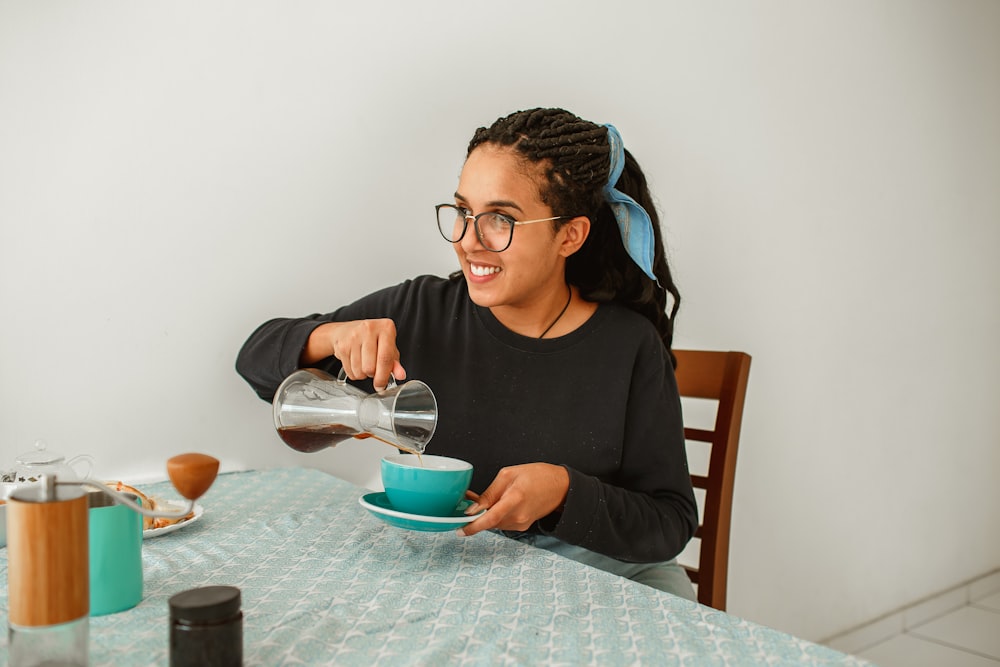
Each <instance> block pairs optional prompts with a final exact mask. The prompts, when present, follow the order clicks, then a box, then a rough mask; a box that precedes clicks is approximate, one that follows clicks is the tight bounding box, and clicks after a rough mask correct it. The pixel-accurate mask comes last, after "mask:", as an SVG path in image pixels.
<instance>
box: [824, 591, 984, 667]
mask: <svg viewBox="0 0 1000 667" xmlns="http://www.w3.org/2000/svg"><path fill="white" fill-rule="evenodd" d="M826 643H827V644H828V645H830V646H831V647H833V648H836V649H838V650H840V651H844V652H846V653H853V654H855V655H857V656H859V657H861V658H864V659H866V660H869V661H871V662H873V663H875V664H876V665H879V666H880V667H903V666H904V665H905V666H906V667H922V666H924V665H928V666H931V665H933V666H934V667H937V666H939V665H947V666H948V667H1000V571H997V572H993V573H992V574H989V575H987V576H985V577H982V578H981V579H978V580H976V581H973V582H970V583H969V584H966V585H964V586H960V587H958V588H956V589H954V590H952V591H948V592H947V593H944V594H942V595H938V596H936V597H934V598H932V599H930V600H925V601H924V602H921V603H920V604H917V605H914V606H912V607H908V608H907V609H903V610H900V611H899V612H897V613H895V614H890V615H889V616H886V617H885V618H882V619H879V620H878V621H876V622H874V623H872V624H870V625H867V626H864V627H861V628H857V629H855V630H852V631H851V632H849V633H846V634H844V635H841V636H840V637H835V638H833V639H831V640H829V641H828V642H826Z"/></svg>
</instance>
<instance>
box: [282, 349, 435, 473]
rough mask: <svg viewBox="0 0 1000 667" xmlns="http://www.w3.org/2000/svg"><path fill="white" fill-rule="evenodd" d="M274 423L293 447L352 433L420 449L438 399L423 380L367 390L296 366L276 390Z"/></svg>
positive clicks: (316, 445) (318, 446)
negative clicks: (376, 389) (371, 391)
mask: <svg viewBox="0 0 1000 667" xmlns="http://www.w3.org/2000/svg"><path fill="white" fill-rule="evenodd" d="M273 408H274V427H275V428H276V429H277V431H278V435H279V436H280V437H281V439H282V440H283V441H284V442H285V444H287V445H288V446H289V447H291V448H292V449H294V450H296V451H299V452H305V453H312V452H318V451H320V450H322V449H326V448H327V447H333V446H335V445H337V444H339V443H341V442H343V441H344V440H347V439H348V438H358V439H363V438H375V439H376V440H379V441H381V442H384V443H385V444H387V445H390V446H392V447H395V448H397V449H401V450H403V451H407V452H411V453H414V454H422V453H423V452H424V449H425V448H426V447H427V443H428V442H429V441H430V439H431V437H432V436H433V435H434V429H435V428H436V427H437V400H436V399H435V398H434V393H433V392H432V391H431V389H430V387H428V386H427V385H426V384H424V383H423V382H420V381H419V380H410V381H408V382H405V383H403V384H396V382H395V380H393V379H391V380H390V382H389V386H388V387H386V388H385V389H384V390H383V391H377V392H375V393H374V394H369V393H367V392H365V391H363V390H361V389H358V388H357V387H355V386H353V385H351V384H348V382H347V379H346V375H345V374H344V371H343V370H341V372H340V376H339V377H336V378H335V377H333V376H332V375H330V374H328V373H326V372H324V371H321V370H319V369H315V368H306V369H301V370H298V371H295V372H294V373H292V374H291V375H289V376H288V377H287V378H285V381H284V382H282V383H281V386H279V387H278V391H277V393H275V395H274V401H273Z"/></svg>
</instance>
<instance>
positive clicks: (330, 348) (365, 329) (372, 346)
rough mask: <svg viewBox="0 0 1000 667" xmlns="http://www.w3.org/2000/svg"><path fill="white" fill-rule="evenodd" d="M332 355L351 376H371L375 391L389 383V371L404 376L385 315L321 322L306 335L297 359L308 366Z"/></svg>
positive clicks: (393, 332) (392, 330) (393, 331)
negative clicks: (381, 316) (380, 317)
mask: <svg viewBox="0 0 1000 667" xmlns="http://www.w3.org/2000/svg"><path fill="white" fill-rule="evenodd" d="M331 356H332V357H336V358H337V359H339V360H340V362H341V363H342V364H343V366H344V372H345V373H346V374H347V377H349V378H350V379H352V380H363V379H364V378H372V383H373V385H374V387H375V390H376V391H379V390H382V389H385V388H386V387H387V386H388V384H389V375H390V374H392V376H393V377H395V378H396V380H405V379H406V371H405V370H404V369H403V366H402V364H400V363H399V349H398V348H397V347H396V323H395V322H393V321H392V320H390V319H388V318H382V319H377V320H355V321H353V322H327V323H326V324H321V325H319V326H318V327H316V328H315V329H313V332H312V333H311V334H309V340H308V341H306V347H305V349H304V350H303V351H302V355H301V356H300V357H299V362H300V363H301V365H302V366H309V365H310V364H314V363H316V362H317V361H320V360H322V359H326V358H327V357H331Z"/></svg>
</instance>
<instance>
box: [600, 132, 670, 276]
mask: <svg viewBox="0 0 1000 667" xmlns="http://www.w3.org/2000/svg"><path fill="white" fill-rule="evenodd" d="M604 127H606V128H608V144H610V146H611V174H610V175H609V176H608V184H607V185H605V186H604V200H605V201H606V202H608V205H609V206H610V207H611V211H612V212H613V213H614V214H615V220H617V221H618V231H620V232H621V235H622V243H624V244H625V250H626V251H627V252H628V256H629V257H631V258H632V261H634V262H635V263H636V264H637V265H638V266H639V268H640V269H642V270H643V272H644V273H645V274H646V275H647V276H649V277H650V278H652V279H653V281H654V282H658V281H657V280H656V275H655V274H654V273H653V243H654V237H653V221H652V220H651V219H650V218H649V214H648V213H646V210H645V209H644V208H643V207H642V206H640V205H639V203H638V202H637V201H636V200H634V199H632V198H631V197H629V196H628V195H627V194H625V193H624V192H622V191H620V190H616V189H615V184H616V183H618V179H619V178H620V177H621V175H622V170H624V169H625V146H624V144H623V143H622V135H621V134H619V133H618V130H617V129H615V126H614V125H605V126H604Z"/></svg>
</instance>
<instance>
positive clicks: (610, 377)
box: [236, 276, 698, 563]
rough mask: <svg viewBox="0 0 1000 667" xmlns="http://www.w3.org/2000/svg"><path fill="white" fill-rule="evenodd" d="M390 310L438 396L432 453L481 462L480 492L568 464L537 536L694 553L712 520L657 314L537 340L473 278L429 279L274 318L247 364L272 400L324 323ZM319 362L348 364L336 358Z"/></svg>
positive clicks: (644, 553) (620, 554) (649, 554)
mask: <svg viewBox="0 0 1000 667" xmlns="http://www.w3.org/2000/svg"><path fill="white" fill-rule="evenodd" d="M382 317H387V318H390V319H392V320H393V321H394V322H395V324H396V330H397V339H396V345H397V347H398V348H399V351H400V362H401V363H402V364H403V367H404V368H405V369H406V375H407V377H408V378H411V379H419V380H422V381H424V382H426V383H427V384H428V385H429V386H430V388H431V389H432V391H433V392H434V395H435V397H436V398H437V402H438V424H437V429H436V431H435V433H434V437H433V438H432V439H431V441H430V442H429V443H428V445H427V453H428V454H435V455H440V456H452V457H456V458H461V459H464V460H466V461H469V462H470V463H472V464H473V466H474V473H473V479H472V486H471V489H472V490H473V491H476V492H477V493H481V492H482V491H484V490H485V489H486V487H487V486H489V484H490V482H492V480H493V478H494V477H495V476H496V474H497V472H498V471H499V470H500V468H502V467H504V466H510V465H517V464H521V463H532V462H546V463H554V464H558V465H563V466H565V467H566V469H567V470H568V471H569V475H570V484H569V493H568V495H567V497H566V503H565V507H564V508H563V510H562V512H561V513H554V514H552V515H550V516H548V517H545V518H543V519H541V520H540V521H537V522H536V523H535V525H534V526H533V529H532V530H533V531H534V532H538V533H542V534H545V535H550V536H552V537H556V538H558V539H560V540H563V541H564V542H568V543H570V544H574V545H578V546H582V547H585V548H587V549H590V550H591V551H596V552H598V553H601V554H604V555H606V556H610V557H612V558H617V559H619V560H622V561H626V562H637V563H651V562H658V561H665V560H669V559H671V558H673V557H675V556H676V555H677V554H678V553H680V551H681V550H682V549H683V548H684V545H685V544H687V542H688V540H689V539H690V538H691V536H692V535H693V534H694V530H695V528H696V526H697V521H698V518H697V507H696V504H695V499H694V492H693V491H692V488H691V479H690V476H689V473H688V468H687V456H686V453H685V447H684V433H683V425H682V420H681V407H680V398H679V396H678V392H677V384H676V381H675V379H674V374H673V369H672V367H671V364H670V360H669V357H668V355H667V353H666V350H665V349H664V347H663V344H662V342H661V341H660V339H659V336H658V335H657V332H656V330H655V328H654V327H653V325H652V324H651V323H650V322H649V321H648V320H646V319H645V318H644V317H642V316H641V315H639V314H638V313H635V312H634V311H632V310H629V309H628V308H625V307H623V306H620V305H617V304H601V305H600V306H599V307H598V309H597V311H596V312H595V313H594V314H593V315H592V316H591V318H590V319H589V320H588V321H587V322H586V323H584V324H583V325H582V326H581V327H579V328H578V329H577V330H576V331H573V332H571V333H569V334H567V335H565V336H561V337H559V338H551V339H535V338H527V337H525V336H521V335H520V334H516V333H514V332H512V331H510V330H509V329H507V328H506V327H504V326H503V325H502V324H501V323H500V322H499V321H498V320H497V319H496V318H495V317H494V316H493V314H492V313H491V312H490V310H489V309H488V308H482V307H479V306H477V305H475V304H474V303H473V302H472V301H471V300H470V298H469V294H468V290H467V288H466V284H465V280H464V279H462V278H458V279H451V280H448V279H443V278H438V277H434V276H421V277H419V278H416V279H414V280H408V281H406V282H404V283H401V284H399V285H396V286H394V287H389V288H386V289H383V290H381V291H378V292H375V293H374V294H371V295H369V296H367V297H364V298H363V299H360V300H359V301H357V302H355V303H353V304H351V305H349V306H344V307H342V308H339V309H338V310H336V311H334V312H333V313H330V314H328V315H312V316H309V317H305V318H296V319H285V318H282V319H274V320H271V321H269V322H266V323H265V324H263V325H261V326H260V327H259V328H258V329H257V330H256V331H255V332H254V333H253V334H252V335H251V336H250V338H249V339H248V340H247V341H246V343H245V344H244V345H243V348H242V349H241V350H240V353H239V356H238V358H237V362H236V368H237V371H238V372H239V373H240V375H242V376H243V378H244V379H245V380H246V381H247V382H248V383H249V384H250V385H251V386H252V387H253V389H254V390H255V391H256V392H257V394H258V395H259V396H260V397H261V398H262V399H264V400H267V401H270V400H271V399H272V397H273V396H274V393H275V391H276V390H277V388H278V385H279V384H281V382H282V380H284V379H285V378H286V377H287V376H288V375H290V374H291V373H292V372H294V371H295V370H296V369H297V368H298V365H299V355H300V354H301V352H302V350H303V348H304V347H305V344H306V340H307V339H308V337H309V334H310V332H311V331H312V330H313V329H314V328H316V327H317V326H319V325H320V324H322V323H324V322H333V321H337V322H344V321H350V320H360V319H372V318H382ZM314 366H315V367H316V368H321V369H324V370H326V371H328V372H330V373H332V374H333V375H336V374H337V373H338V372H339V370H340V362H339V361H338V360H337V359H335V358H333V357H330V358H329V359H326V360H324V361H323V362H320V363H317V364H314ZM369 389H370V387H369Z"/></svg>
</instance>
